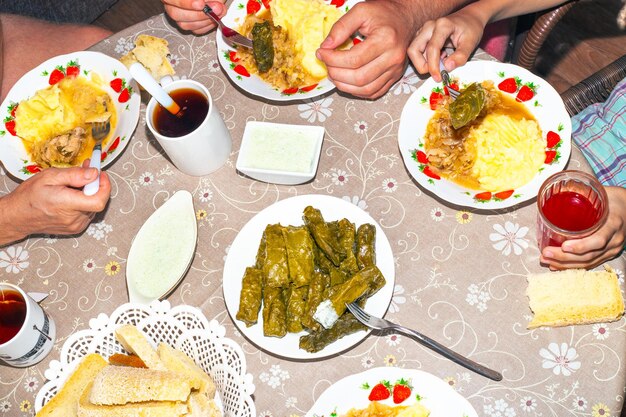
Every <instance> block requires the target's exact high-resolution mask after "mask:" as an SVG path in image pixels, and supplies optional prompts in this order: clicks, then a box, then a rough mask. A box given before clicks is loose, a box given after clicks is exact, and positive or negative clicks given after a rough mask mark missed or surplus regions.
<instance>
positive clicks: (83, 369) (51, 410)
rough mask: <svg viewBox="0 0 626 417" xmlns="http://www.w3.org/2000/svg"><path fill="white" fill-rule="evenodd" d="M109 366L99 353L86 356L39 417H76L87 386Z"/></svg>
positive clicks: (44, 407)
mask: <svg viewBox="0 0 626 417" xmlns="http://www.w3.org/2000/svg"><path fill="white" fill-rule="evenodd" d="M107 365H108V363H107V361H106V360H105V359H104V358H103V357H102V356H100V355H98V354H97V353H92V354H89V355H87V356H85V357H84V358H83V359H82V360H81V361H80V363H79V364H78V367H77V368H76V370H75V371H74V372H73V373H72V375H70V377H69V378H68V379H67V381H65V384H63V387H61V389H60V390H59V392H58V393H57V394H56V395H55V396H54V397H52V398H51V399H50V401H48V402H47V403H46V404H45V405H44V406H43V408H42V409H41V410H39V412H38V413H37V417H76V416H77V415H78V400H79V399H80V397H81V395H82V394H83V391H84V390H85V386H87V384H89V383H91V382H92V381H93V379H94V378H95V376H96V375H97V374H98V373H99V372H100V371H101V370H102V369H104V367H106V366H107Z"/></svg>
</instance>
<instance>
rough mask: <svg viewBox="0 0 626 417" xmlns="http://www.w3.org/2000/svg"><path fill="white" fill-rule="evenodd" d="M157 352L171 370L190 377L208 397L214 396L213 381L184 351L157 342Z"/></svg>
mask: <svg viewBox="0 0 626 417" xmlns="http://www.w3.org/2000/svg"><path fill="white" fill-rule="evenodd" d="M157 353H158V354H159V358H160V359H161V362H162V363H163V364H164V365H165V366H166V367H167V368H168V369H169V370H170V371H173V372H179V373H181V374H183V375H185V376H186V377H188V378H190V379H192V380H193V381H195V382H196V383H197V384H198V385H199V386H200V392H201V393H203V394H205V395H206V396H207V397H208V398H213V397H215V382H213V379H211V377H210V376H209V375H207V373H206V372H204V370H203V369H202V368H200V367H199V366H198V365H196V363H195V362H194V361H193V359H191V358H190V357H189V356H187V355H186V354H185V353H184V352H182V351H180V350H178V349H174V348H173V347H171V346H169V345H168V344H166V343H159V346H158V347H157Z"/></svg>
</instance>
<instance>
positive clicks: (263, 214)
mask: <svg viewBox="0 0 626 417" xmlns="http://www.w3.org/2000/svg"><path fill="white" fill-rule="evenodd" d="M307 206H313V207H315V208H316V209H319V210H320V211H321V212H322V216H324V220H326V221H333V220H340V219H342V218H346V219H348V220H350V221H351V222H352V223H354V224H355V225H356V226H357V227H358V226H360V225H361V224H364V223H371V224H373V225H375V226H376V266H378V268H379V269H380V270H381V272H382V273H383V275H384V276H385V280H386V281H387V282H386V284H385V286H384V287H383V288H381V289H380V290H379V291H378V292H377V293H376V294H374V295H373V296H372V297H370V298H369V299H368V300H367V304H366V306H367V311H368V313H371V314H373V315H375V316H378V317H382V316H383V315H384V314H385V312H386V311H387V307H389V303H390V302H391V297H392V296H393V288H394V282H395V273H394V263H393V253H392V252H391V245H390V244H389V241H388V240H387V237H386V236H385V233H384V232H383V230H382V228H381V227H380V225H379V224H378V223H377V222H376V221H375V220H374V219H373V218H372V217H371V216H370V215H369V214H367V213H366V212H364V211H363V210H361V209H360V208H358V207H357V206H355V205H354V204H352V203H350V202H348V201H346V200H342V199H340V198H337V197H331V196H327V195H302V196H297V197H291V198H287V199H285V200H281V201H279V202H277V203H275V204H272V205H271V206H269V207H267V208H265V209H263V210H262V211H260V212H259V213H258V214H257V215H256V216H254V217H253V218H252V219H250V221H249V222H248V223H246V225H245V226H244V227H243V228H242V229H241V231H240V232H239V234H238V235H237V237H236V238H235V240H234V241H233V244H232V245H231V247H230V250H229V251H228V257H227V258H226V263H225V265H224V279H223V284H222V285H223V287H224V300H225V302H226V309H227V310H228V313H229V314H230V316H231V318H232V319H233V321H234V322H235V324H236V325H237V327H238V328H239V330H240V331H241V333H243V334H244V336H246V337H247V338H248V339H249V340H250V341H251V342H252V343H254V344H255V345H257V346H259V347H260V348H261V349H264V350H266V351H268V352H271V353H274V354H275V355H278V356H282V357H285V358H292V359H314V358H324V357H327V356H331V355H334V354H336V353H339V352H342V351H344V350H346V349H349V348H351V347H352V346H354V345H355V344H357V343H358V342H360V341H361V340H363V338H365V336H367V335H368V334H369V331H360V332H357V333H353V334H351V335H348V336H344V337H343V338H341V339H339V340H338V341H336V342H335V343H331V344H330V345H328V346H326V348H324V349H322V350H320V351H319V352H316V353H309V352H307V351H305V350H302V349H300V348H299V347H298V343H299V339H300V336H302V335H305V334H307V333H306V332H300V333H287V335H286V336H285V337H283V338H277V337H265V336H264V335H263V317H262V315H261V314H259V321H258V323H257V324H255V325H254V326H251V327H246V325H245V323H243V322H241V321H239V320H237V319H236V318H235V316H236V315H237V311H238V310H239V294H240V293H241V278H242V277H243V274H244V271H245V269H246V267H247V266H251V265H254V262H255V258H256V253H257V249H258V247H259V242H260V241H261V237H262V235H263V231H264V230H265V227H266V226H267V225H268V224H275V223H280V224H282V225H283V226H287V225H294V226H297V225H301V224H303V221H302V212H303V211H304V208H305V207H307Z"/></svg>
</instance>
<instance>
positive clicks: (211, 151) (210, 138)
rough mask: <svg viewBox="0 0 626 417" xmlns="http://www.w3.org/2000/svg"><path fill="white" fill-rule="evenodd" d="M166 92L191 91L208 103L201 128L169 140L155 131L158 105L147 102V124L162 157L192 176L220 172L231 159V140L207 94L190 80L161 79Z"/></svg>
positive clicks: (196, 83) (207, 91)
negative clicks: (168, 158) (200, 95)
mask: <svg viewBox="0 0 626 417" xmlns="http://www.w3.org/2000/svg"><path fill="white" fill-rule="evenodd" d="M161 85H162V86H163V88H164V89H165V91H167V92H170V91H172V90H178V89H182V88H191V89H194V90H196V91H198V92H200V93H202V95H204V96H205V97H206V99H207V101H208V102H209V112H208V113H207V116H206V118H205V119H204V121H203V122H202V124H201V125H200V126H198V127H197V128H196V129H195V130H194V131H193V132H191V133H188V134H186V135H184V136H179V137H168V136H163V135H162V134H160V133H159V132H158V131H157V130H156V129H155V127H154V122H153V118H154V112H155V108H156V106H157V105H158V103H157V101H156V100H155V99H154V98H151V99H150V102H149V103H148V107H147V109H146V124H147V125H148V129H150V131H151V132H152V134H153V135H154V137H155V138H156V139H157V141H158V142H159V144H160V145H161V147H163V149H164V150H165V153H167V155H168V156H169V157H170V159H171V160H172V162H173V163H174V165H175V166H176V168H178V170H179V171H181V172H183V173H185V174H187V175H193V176H197V177H200V176H203V175H207V174H210V173H211V172H213V171H215V170H217V169H218V168H220V167H221V166H222V165H224V163H225V162H226V160H227V159H228V157H229V155H230V151H231V149H232V140H231V138H230V132H229V131H228V128H226V125H225V124H224V120H223V119H222V116H221V115H220V113H219V111H218V110H217V108H216V107H215V106H214V105H213V100H212V98H211V94H210V93H209V90H207V88H206V87H205V86H203V85H202V84H200V83H199V82H196V81H193V80H176V81H174V80H172V78H171V77H164V78H163V79H161Z"/></svg>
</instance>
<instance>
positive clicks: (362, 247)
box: [356, 223, 376, 269]
mask: <svg viewBox="0 0 626 417" xmlns="http://www.w3.org/2000/svg"><path fill="white" fill-rule="evenodd" d="M356 245H357V251H356V260H357V264H358V266H359V269H363V268H365V267H366V266H370V265H375V264H376V250H375V245H376V227H375V226H374V225H372V224H369V223H365V224H362V225H360V226H359V228H358V229H357V231H356Z"/></svg>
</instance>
